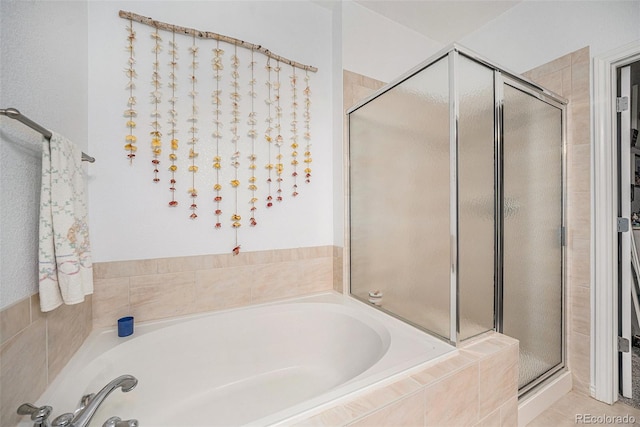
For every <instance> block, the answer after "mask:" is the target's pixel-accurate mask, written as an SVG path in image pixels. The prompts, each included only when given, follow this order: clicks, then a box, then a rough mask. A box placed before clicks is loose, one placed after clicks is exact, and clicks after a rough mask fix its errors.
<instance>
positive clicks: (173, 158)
mask: <svg viewBox="0 0 640 427" xmlns="http://www.w3.org/2000/svg"><path fill="white" fill-rule="evenodd" d="M169 54H170V55H171V62H169V66H170V67H171V71H170V72H169V83H168V86H169V88H170V89H171V98H170V99H169V104H170V106H171V108H170V109H169V125H170V126H171V129H170V130H169V135H170V136H171V153H170V154H169V161H170V162H171V165H170V166H169V172H170V173H171V179H170V180H169V191H170V192H171V201H169V206H171V207H176V206H178V201H177V200H176V171H177V170H178V165H177V163H176V162H177V161H178V138H177V135H178V129H177V128H176V126H177V124H178V112H177V111H176V102H177V100H178V99H177V97H176V89H177V87H178V86H177V85H178V78H177V77H176V70H177V68H178V45H177V44H176V33H175V31H174V32H173V33H172V38H171V41H169Z"/></svg>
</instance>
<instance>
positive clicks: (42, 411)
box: [18, 403, 53, 427]
mask: <svg viewBox="0 0 640 427" xmlns="http://www.w3.org/2000/svg"><path fill="white" fill-rule="evenodd" d="M52 410H53V408H52V407H51V406H41V407H39V408H38V407H37V406H34V405H32V404H31V403H23V404H22V405H20V407H19V408H18V415H31V421H33V427H49V426H50V424H49V420H47V418H49V415H51V411H52Z"/></svg>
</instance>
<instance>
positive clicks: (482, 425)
mask: <svg viewBox="0 0 640 427" xmlns="http://www.w3.org/2000/svg"><path fill="white" fill-rule="evenodd" d="M474 427H500V409H496V410H495V411H493V412H492V413H490V414H489V415H487V416H485V417H484V418H482V419H481V420H480V421H478V423H477V424H475V425H474ZM514 427H515V425H514Z"/></svg>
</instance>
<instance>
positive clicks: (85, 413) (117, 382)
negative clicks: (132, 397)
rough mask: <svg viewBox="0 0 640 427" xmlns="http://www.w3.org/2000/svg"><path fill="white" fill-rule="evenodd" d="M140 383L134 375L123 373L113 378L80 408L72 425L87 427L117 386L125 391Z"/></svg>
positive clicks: (74, 426)
mask: <svg viewBox="0 0 640 427" xmlns="http://www.w3.org/2000/svg"><path fill="white" fill-rule="evenodd" d="M137 384H138V380H137V379H136V377H134V376H133V375H121V376H119V377H118V378H116V379H114V380H112V381H111V382H109V384H107V385H106V386H104V387H103V388H102V390H100V391H99V392H98V393H96V395H95V396H94V397H93V398H92V399H91V400H90V401H89V402H88V403H87V405H86V406H85V407H84V408H83V409H82V410H80V411H79V412H78V413H77V414H76V415H75V417H74V418H73V420H72V421H71V425H72V426H73V427H87V426H88V425H89V422H90V421H91V418H93V415H94V414H95V412H96V411H97V410H98V408H99V407H100V405H101V404H102V402H103V401H104V400H105V399H106V398H107V396H109V395H110V394H111V392H112V391H114V390H115V389H117V388H121V389H122V391H123V392H125V393H126V392H128V391H131V390H133V389H134V388H135V386H136V385H137Z"/></svg>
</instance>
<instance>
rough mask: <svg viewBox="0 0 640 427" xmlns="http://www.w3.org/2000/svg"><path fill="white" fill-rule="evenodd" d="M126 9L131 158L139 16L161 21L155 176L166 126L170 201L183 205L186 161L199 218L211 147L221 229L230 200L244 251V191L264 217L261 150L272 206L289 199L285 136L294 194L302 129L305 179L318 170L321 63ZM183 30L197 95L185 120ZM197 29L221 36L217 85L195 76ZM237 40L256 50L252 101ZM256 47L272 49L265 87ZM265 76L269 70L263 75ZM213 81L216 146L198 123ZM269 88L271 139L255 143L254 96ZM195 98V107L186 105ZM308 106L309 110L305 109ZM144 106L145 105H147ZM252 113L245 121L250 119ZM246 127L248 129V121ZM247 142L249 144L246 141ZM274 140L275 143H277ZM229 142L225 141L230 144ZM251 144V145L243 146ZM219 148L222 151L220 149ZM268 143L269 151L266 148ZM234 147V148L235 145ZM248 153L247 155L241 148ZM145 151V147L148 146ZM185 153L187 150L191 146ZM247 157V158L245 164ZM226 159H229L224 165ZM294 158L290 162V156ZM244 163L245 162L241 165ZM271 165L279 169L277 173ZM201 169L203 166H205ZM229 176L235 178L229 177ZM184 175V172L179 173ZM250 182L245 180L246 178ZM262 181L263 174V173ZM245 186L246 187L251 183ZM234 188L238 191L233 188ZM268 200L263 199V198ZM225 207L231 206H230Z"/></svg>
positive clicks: (155, 69) (154, 99)
mask: <svg viewBox="0 0 640 427" xmlns="http://www.w3.org/2000/svg"><path fill="white" fill-rule="evenodd" d="M120 16H121V17H124V18H125V19H128V20H129V23H128V26H127V51H128V62H127V68H126V69H125V72H126V75H127V78H128V82H127V85H126V90H127V91H128V100H127V107H128V108H127V109H126V110H125V114H124V115H125V117H126V119H127V122H126V127H127V135H126V137H125V139H126V145H125V149H126V151H127V152H128V153H127V157H128V159H129V160H130V162H131V163H132V162H133V159H134V158H135V157H136V154H137V153H136V151H137V137H136V136H135V134H134V130H135V128H136V122H135V120H136V117H137V116H138V111H137V110H136V97H135V86H136V85H135V79H136V78H137V73H136V69H135V64H136V56H135V55H134V43H135V41H136V34H135V32H134V27H133V21H134V20H135V21H136V22H140V23H142V24H146V25H150V26H152V27H154V31H153V33H150V37H151V38H152V40H153V45H152V46H151V52H152V54H153V58H152V60H151V68H150V70H151V91H150V98H151V107H150V110H144V111H145V112H146V111H149V115H150V116H151V120H150V122H149V123H150V128H151V130H150V135H151V138H150V148H151V150H150V160H151V163H152V165H153V180H152V181H153V182H159V181H160V170H159V165H160V163H161V156H162V148H163V141H162V134H163V133H164V134H166V135H167V136H166V142H169V141H170V144H167V146H168V148H167V151H168V153H169V154H168V160H169V163H170V164H169V167H168V169H169V172H170V180H169V182H170V185H169V190H170V192H171V200H170V201H169V206H171V207H176V206H178V200H177V199H176V187H177V183H176V180H177V179H178V178H177V176H182V175H178V172H179V167H180V168H182V167H184V168H185V169H186V171H185V172H184V173H185V174H188V175H190V181H191V183H190V184H191V186H190V187H189V188H188V189H187V193H188V195H189V197H190V198H191V203H190V205H189V210H190V218H192V219H196V218H197V217H198V214H197V213H196V211H197V208H198V204H197V202H196V200H197V197H198V189H197V187H196V178H197V177H198V176H199V175H196V173H197V172H198V168H199V167H198V164H197V159H198V155H199V151H200V150H204V152H203V154H204V153H205V152H206V155H207V156H210V157H209V158H211V159H212V165H213V169H214V171H215V178H212V180H214V183H213V193H214V194H213V197H214V199H213V202H214V206H213V209H214V215H215V228H217V229H220V228H222V227H223V225H224V222H223V221H221V218H222V210H223V209H225V206H226V205H225V204H224V203H229V208H228V209H229V211H232V212H233V213H232V214H231V215H230V219H231V221H230V223H229V224H230V227H231V228H232V229H233V230H234V234H235V247H234V248H233V250H232V252H233V253H234V254H236V255H237V254H239V252H240V244H239V241H238V240H239V239H238V238H239V230H240V227H241V225H242V217H241V212H240V211H241V210H243V209H244V208H241V206H240V204H239V203H240V201H239V199H240V198H244V194H246V193H245V191H246V190H248V192H249V197H247V199H248V200H249V210H250V215H249V217H248V218H249V220H248V224H249V225H250V226H252V227H253V226H256V225H257V219H256V217H257V215H256V213H257V211H258V207H257V203H258V200H259V199H261V197H260V194H259V190H261V189H262V188H259V185H258V184H257V182H258V179H259V178H260V172H258V171H257V162H258V159H259V156H262V153H263V152H264V151H266V153H265V156H266V158H267V160H266V163H265V168H266V171H265V174H266V175H267V176H266V177H265V178H266V179H265V180H266V183H267V185H266V186H265V187H263V188H264V191H265V192H266V193H267V196H266V202H267V203H266V206H267V207H272V206H273V201H274V200H273V198H274V197H275V199H276V200H275V201H282V200H283V178H284V176H283V172H284V170H285V166H284V161H283V150H282V144H283V142H284V140H285V137H286V139H287V140H288V141H290V146H291V152H290V153H291V154H290V156H291V158H290V164H291V165H292V171H291V176H292V177H293V191H292V193H291V194H292V196H293V197H295V196H297V195H298V180H297V177H298V176H299V174H300V173H301V171H300V170H299V160H300V155H299V151H301V150H300V148H299V144H301V143H300V141H299V139H300V136H301V135H302V136H303V138H304V139H305V141H306V147H305V152H304V153H305V154H304V162H305V164H306V167H305V169H304V172H305V176H306V181H307V182H309V181H310V177H311V168H310V163H311V152H310V146H311V135H310V119H311V115H310V104H311V101H310V93H311V91H310V89H309V75H308V71H309V70H311V71H316V69H315V68H314V67H310V66H306V65H302V64H299V63H296V62H294V61H290V60H287V59H286V58H283V57H280V56H278V55H275V54H273V53H272V52H270V51H269V50H268V49H265V48H263V47H262V46H259V45H252V44H250V43H247V42H243V41H240V40H237V39H233V38H231V37H227V36H220V35H216V34H215V33H211V32H202V31H198V30H193V29H189V28H184V27H179V26H175V25H171V24H166V23H161V22H159V21H154V20H151V19H150V18H145V17H141V16H139V15H135V14H132V13H130V12H122V11H121V12H120ZM162 30H168V31H170V32H171V37H170V41H168V48H167V50H166V55H167V57H168V58H170V59H168V65H169V66H168V69H167V71H166V73H167V77H166V78H167V82H166V86H167V92H163V91H162V82H161V80H162V79H161V70H162V67H161V61H162V59H161V55H162V51H163V44H162V43H163V41H162V37H161V34H160V32H161V31H162ZM176 33H177V34H178V37H180V36H182V35H185V34H187V35H189V36H191V38H192V40H191V45H190V47H189V61H187V62H189V63H190V64H189V66H190V73H189V74H188V79H189V82H190V87H188V89H187V90H189V91H188V92H187V90H185V95H188V96H189V97H190V98H191V102H190V103H186V102H185V105H184V106H182V104H180V106H182V107H183V108H184V109H186V108H190V110H191V112H190V114H189V115H186V113H185V116H186V117H184V118H183V119H182V120H179V114H178V111H179V108H178V107H179V103H178V97H179V96H181V95H179V93H180V92H179V91H178V81H179V80H182V79H183V78H184V77H179V75H178V68H179V64H178V61H179V58H178V45H177V40H176V39H177V37H176ZM196 37H198V38H204V39H206V38H209V39H210V38H214V39H216V46H215V48H214V49H212V53H213V56H212V60H211V63H212V70H213V74H212V82H211V83H212V85H211V86H208V84H209V82H205V83H204V86H202V85H201V84H200V83H199V82H198V78H197V77H196V76H197V74H198V72H197V68H198V62H197V57H198V46H197V44H196V40H195V39H196ZM221 41H223V42H227V43H230V44H233V45H234V52H233V55H232V56H231V58H230V73H229V74H228V75H227V74H226V73H223V70H224V66H223V62H222V61H223V55H224V51H223V50H222V49H220V42H221ZM238 46H240V47H244V48H248V49H250V50H251V52H250V56H251V59H250V61H249V60H247V61H248V69H249V74H250V76H249V77H248V78H247V79H246V80H242V81H243V85H244V82H245V81H246V82H247V86H248V92H247V93H248V96H249V98H247V99H246V101H243V100H242V96H241V95H240V94H241V92H242V89H241V84H240V82H241V80H240V73H239V66H240V62H241V59H240V56H239V55H238ZM255 53H262V54H264V55H266V56H267V61H266V64H265V70H266V73H265V74H266V76H264V75H263V76H264V78H266V82H265V83H266V86H267V88H266V94H264V93H262V94H259V93H258V92H259V91H258V90H257V87H256V85H257V83H256V82H257V80H258V78H257V77H258V75H257V73H256V64H257V63H256V60H255ZM271 59H274V60H275V61H276V65H275V66H272V65H271ZM281 62H282V63H284V64H289V65H290V66H291V67H292V74H291V76H290V80H291V88H290V90H291V95H290V96H291V98H290V99H291V101H290V103H289V102H285V103H283V102H281V101H283V99H281V97H282V96H286V97H287V98H288V97H289V95H288V92H286V91H285V90H283V88H282V86H281V78H280V77H281V76H280V73H281V71H282V65H283V64H282V63H281ZM296 68H300V69H304V70H305V75H304V81H305V86H306V87H305V89H304V91H302V94H303V97H300V91H299V89H300V87H299V75H298V70H296ZM227 76H228V78H229V79H230V86H231V90H230V91H229V95H225V96H224V97H223V96H222V94H223V92H224V91H223V90H222V86H223V85H222V84H221V83H222V82H223V81H224V80H226V78H227ZM260 78H262V77H260ZM198 87H200V88H201V89H202V88H203V87H207V90H209V88H211V91H212V92H211V96H212V101H211V102H212V105H213V108H212V109H211V110H210V113H212V115H213V118H212V120H211V123H210V124H208V126H207V125H203V126H205V127H206V128H207V129H211V132H212V133H211V135H212V136H213V138H214V147H212V146H211V145H209V146H205V145H202V144H200V143H199V129H198V124H199V123H200V122H201V121H200V118H199V109H198V91H197V88H198ZM163 96H167V100H166V102H167V104H168V108H167V110H165V111H168V115H167V118H166V122H167V125H166V126H167V129H166V131H162V125H161V120H162V114H161V109H162V103H163ZM227 96H228V97H229V98H228V99H229V100H230V102H231V105H230V106H229V109H228V114H229V116H230V119H229V120H230V121H229V123H230V128H229V130H228V132H223V127H224V126H223V121H226V117H225V116H223V110H224V108H223V105H224V102H223V99H227ZM259 96H263V97H264V98H263V99H264V101H265V104H266V107H265V110H266V111H265V115H266V119H265V122H266V126H265V128H264V138H265V141H266V143H267V145H266V147H264V146H260V145H259V144H258V145H256V138H257V136H258V132H259V131H258V126H259V125H258V117H259V111H262V110H260V109H259V108H258V109H257V108H256V104H255V100H256V99H257V98H258V97H259ZM300 99H303V100H304V104H303V107H300V106H299V105H298V102H299V100H300ZM187 105H189V107H187ZM245 106H246V109H247V110H250V111H249V112H248V113H247V114H246V116H245V117H246V119H242V117H243V116H244V115H243V114H241V109H244V108H245ZM300 108H302V114H301V111H300ZM141 111H142V110H141ZM283 111H286V113H287V114H290V116H291V120H290V126H289V129H288V130H284V131H283V129H282V118H283ZM301 115H302V117H303V118H304V119H303V120H304V132H301V128H302V127H301V126H300V116H301ZM245 120H246V122H245ZM181 121H183V122H186V123H188V124H189V126H188V129H187V137H184V136H183V138H188V139H187V144H188V146H189V150H188V160H187V159H186V158H187V155H185V156H184V159H180V158H179V153H178V151H179V142H178V137H179V131H178V126H179V124H180V122H181ZM244 123H246V126H247V129H246V136H247V138H248V139H247V140H245V139H244V137H241V134H243V132H245V130H244V128H243V126H244ZM240 128H243V129H242V132H241V129H240ZM222 138H229V140H230V142H231V144H230V148H225V147H229V146H227V145H226V144H221V140H222ZM245 141H246V142H247V144H246V145H245V144H244V142H245ZM274 144H275V145H274ZM223 145H224V146H223ZM243 147H245V148H243ZM214 149H215V153H213V150H214ZM263 149H264V151H263ZM229 151H231V152H232V154H230V153H229ZM241 153H242V155H241ZM145 154H146V153H145ZM185 154H186V153H185ZM223 158H225V159H227V158H229V159H230V162H231V166H232V167H233V168H232V169H229V175H225V173H226V170H225V169H226V162H223V160H222V159H223ZM241 159H247V160H248V161H247V163H246V167H244V166H245V164H244V162H243V161H242V160H241ZM179 161H183V162H185V164H184V165H183V164H179ZM241 163H242V165H241ZM223 164H224V165H225V167H223V166H222V165H223ZM287 164H288V163H287ZM241 166H243V167H242V168H241ZM272 171H275V173H273V172H272ZM201 173H202V172H201ZM226 176H228V178H226ZM180 179H183V178H180ZM225 179H228V181H227V182H229V183H230V186H231V188H232V190H233V197H229V201H228V202H227V197H226V195H225V200H224V203H223V197H222V196H223V193H225V192H226V191H227V190H224V186H223V185H222V181H223V180H225ZM273 179H275V180H276V182H277V186H276V187H275V189H276V191H275V192H274V193H275V194H273V196H272V191H273V189H274V187H273V186H272V184H273V182H272V180H273ZM245 180H246V187H244V186H243V185H241V183H242V184H245ZM261 182H262V181H261ZM245 188H246V190H245ZM230 194H231V193H230ZM262 200H264V199H262ZM225 210H226V209H225Z"/></svg>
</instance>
